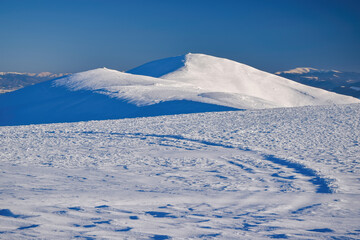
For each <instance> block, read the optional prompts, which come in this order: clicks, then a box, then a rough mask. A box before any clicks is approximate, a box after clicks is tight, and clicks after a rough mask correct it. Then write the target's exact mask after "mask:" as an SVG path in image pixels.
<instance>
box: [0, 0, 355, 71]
mask: <svg viewBox="0 0 360 240" xmlns="http://www.w3.org/2000/svg"><path fill="white" fill-rule="evenodd" d="M187 52H193V53H205V54H210V55H215V56H219V57H225V58H229V59H233V60H236V61H239V62H242V63H245V64H248V65H251V66H254V67H256V68H259V69H262V70H265V71H270V72H274V71H278V70H287V69H289V68H293V67H298V66H309V67H315V68H324V69H328V68H330V69H338V70H343V71H357V72H360V1H358V0H354V1H350V0H337V1H335V0H301V1H300V0H299V1H298V0H262V1H261V0H248V1H241V0H235V1H230V0H218V1H212V0H190V1H187V0H181V1H180V0H162V1H160V0H143V1H140V0H129V1H125V0H124V1H121V0H118V1H111V0H71V1H70V0H41V1H40V0H39V1H37V0H23V1H19V0H0V71H19V72H23V71H27V72H41V71H50V72H79V71H84V70H88V69H93V68H96V67H104V66H105V67H108V68H112V69H117V70H128V69H130V68H132V67H136V66H138V65H140V64H143V63H145V62H148V61H151V60H155V59H160V58H165V57H170V56H177V55H181V54H185V53H187Z"/></svg>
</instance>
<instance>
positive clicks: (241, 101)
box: [0, 54, 360, 125]
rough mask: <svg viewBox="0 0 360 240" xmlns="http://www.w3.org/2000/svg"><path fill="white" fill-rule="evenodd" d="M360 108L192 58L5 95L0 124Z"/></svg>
mask: <svg viewBox="0 0 360 240" xmlns="http://www.w3.org/2000/svg"><path fill="white" fill-rule="evenodd" d="M146 75H148V76H146ZM356 102H360V101H359V100H358V99H355V98H352V97H348V96H343V95H339V94H335V93H330V92H327V91H325V90H321V89H317V88H312V87H308V86H305V85H301V84H299V83H296V82H293V81H290V80H288V79H285V78H282V77H279V76H276V75H273V74H269V73H266V72H263V71H260V70H257V69H254V68H252V67H249V66H246V65H244V64H241V63H237V62H234V61H231V60H227V59H223V58H217V57H212V56H208V55H203V54H187V55H184V56H179V57H172V58H167V59H162V60H158V61H155V62H151V63H148V64H145V65H143V66H140V67H138V68H136V69H133V70H130V71H129V72H128V73H124V72H119V71H116V70H110V69H106V68H100V69H94V70H90V71H86V72H81V73H77V74H73V75H70V76H67V77H64V78H60V79H56V80H51V81H48V82H44V83H40V84H37V85H34V86H31V87H27V88H24V89H21V90H18V91H15V92H12V93H7V94H4V95H2V96H0V125H18V124H30V123H56V122H72V121H81V120H102V119H118V118H129V117H145V116H158V115H169V114H179V113H195V112H210V111H224V110H236V109H256V108H260V109H261V108H274V107H295V106H305V105H325V104H344V103H356Z"/></svg>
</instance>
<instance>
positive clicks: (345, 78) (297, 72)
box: [275, 68, 360, 98]
mask: <svg viewBox="0 0 360 240" xmlns="http://www.w3.org/2000/svg"><path fill="white" fill-rule="evenodd" d="M275 74H276V75H279V76H282V77H285V78H288V79H291V80H294V81H296V82H298V83H301V84H305V85H309V86H312V87H317V88H322V89H325V90H327V91H331V92H336V93H339V94H344V95H349V96H353V97H356V98H360V73H356V72H340V71H337V70H319V69H316V68H295V69H291V70H288V71H282V72H276V73H275Z"/></svg>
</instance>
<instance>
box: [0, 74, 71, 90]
mask: <svg viewBox="0 0 360 240" xmlns="http://www.w3.org/2000/svg"><path fill="white" fill-rule="evenodd" d="M66 75H68V73H50V72H42V73H18V72H0V93H6V92H12V91H15V90H17V89H20V88H23V87H26V86H29V85H33V84H37V83H40V82H43V81H47V80H50V79H54V78H59V77H63V76H66Z"/></svg>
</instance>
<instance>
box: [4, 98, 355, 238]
mask: <svg viewBox="0 0 360 240" xmlns="http://www.w3.org/2000/svg"><path fill="white" fill-rule="evenodd" d="M359 119H360V105H359V104H354V105H343V106H324V107H301V108H288V109H268V110H257V111H246V112H221V113H200V114H189V115H177V116H176V115H174V116H163V117H154V118H135V119H123V120H110V121H92V122H79V123H65V124H49V125H30V126H17V127H1V128H0V135H1V138H0V159H1V162H0V168H1V177H0V179H1V181H0V184H1V195H0V199H1V201H0V222H1V224H0V238H3V239H39V238H44V239H69V238H80V239H124V238H129V239H149V238H150V239H167V238H175V239H178V238H193V239H210V238H212V237H217V238H221V239H262V238H290V239H329V238H331V237H333V238H334V239H358V238H359V234H360V227H359V222H360V203H359V201H358V200H359V199H360V183H359V179H360V167H359V166H360V165H359V152H360V146H359V143H360V131H359V129H360V128H359V127H360V126H359V123H360V120H359Z"/></svg>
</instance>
